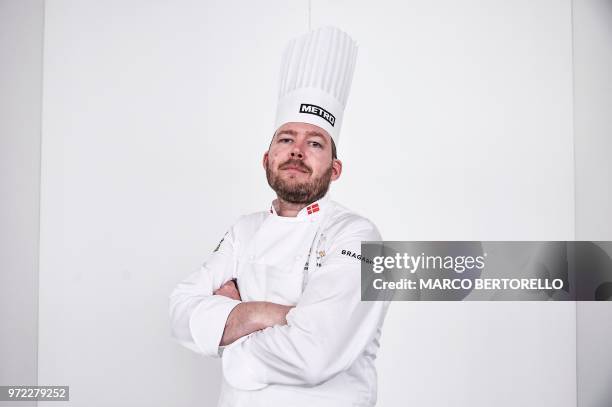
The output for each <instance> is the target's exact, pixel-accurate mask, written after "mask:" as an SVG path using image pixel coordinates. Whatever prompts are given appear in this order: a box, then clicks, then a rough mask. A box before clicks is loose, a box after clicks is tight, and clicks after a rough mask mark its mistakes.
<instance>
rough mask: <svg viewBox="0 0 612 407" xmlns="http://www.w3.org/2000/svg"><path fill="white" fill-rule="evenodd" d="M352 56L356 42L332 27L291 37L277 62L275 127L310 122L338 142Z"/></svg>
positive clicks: (353, 62)
mask: <svg viewBox="0 0 612 407" xmlns="http://www.w3.org/2000/svg"><path fill="white" fill-rule="evenodd" d="M356 60H357V44H356V43H355V41H354V40H353V39H352V38H351V37H349V36H348V34H346V33H345V32H342V31H341V30H339V29H338V28H335V27H323V28H319V29H317V30H313V31H310V32H309V33H307V34H304V35H302V36H300V37H297V38H295V39H293V40H291V41H290V42H289V44H288V45H287V47H286V48H285V51H284V53H283V59H282V62H281V74H280V88H279V93H278V108H277V111H276V123H275V129H278V128H279V127H280V126H282V125H283V124H285V123H288V122H302V123H310V124H314V125H316V126H319V127H321V128H323V129H324V130H326V131H327V132H328V133H329V135H330V136H331V137H332V139H333V140H334V143H335V144H336V145H338V141H339V137H340V127H341V126H342V116H343V114H344V108H345V106H346V101H347V99H348V95H349V91H350V89H351V81H352V79H353V72H354V70H355V61H356Z"/></svg>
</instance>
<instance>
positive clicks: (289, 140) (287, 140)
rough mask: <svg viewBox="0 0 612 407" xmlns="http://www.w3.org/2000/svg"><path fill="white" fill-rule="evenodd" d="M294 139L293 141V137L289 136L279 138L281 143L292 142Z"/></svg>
mask: <svg viewBox="0 0 612 407" xmlns="http://www.w3.org/2000/svg"><path fill="white" fill-rule="evenodd" d="M292 141H293V140H292V139H290V138H287V137H283V138H280V139H278V142H279V143H284V144H287V143H291V142H292Z"/></svg>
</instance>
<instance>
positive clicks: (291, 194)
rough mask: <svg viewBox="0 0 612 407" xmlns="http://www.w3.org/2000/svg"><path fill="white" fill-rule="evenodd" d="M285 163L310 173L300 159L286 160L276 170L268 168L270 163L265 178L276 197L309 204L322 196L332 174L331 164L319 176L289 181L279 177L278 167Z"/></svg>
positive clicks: (325, 191)
mask: <svg viewBox="0 0 612 407" xmlns="http://www.w3.org/2000/svg"><path fill="white" fill-rule="evenodd" d="M285 165H295V166H299V167H301V168H303V169H304V170H306V171H308V172H309V173H312V171H311V170H310V168H308V167H306V166H305V165H304V164H303V163H302V161H301V160H288V161H286V162H284V163H283V164H281V165H279V170H277V171H276V172H274V171H272V169H271V168H270V163H268V165H267V166H266V178H267V179H268V184H269V185H270V187H271V188H272V189H273V190H274V191H275V192H276V194H277V195H278V197H279V198H280V199H282V200H283V201H285V202H290V203H294V204H309V203H311V202H314V201H318V200H319V199H321V198H323V197H324V196H325V194H326V193H327V190H328V189H329V184H330V183H331V176H332V165H331V164H330V165H329V168H328V169H327V170H325V172H324V173H323V174H321V176H319V177H317V178H314V179H311V180H309V181H306V182H297V181H295V180H293V182H291V180H289V182H288V181H287V180H285V179H283V178H282V177H281V174H280V168H282V167H283V166H285Z"/></svg>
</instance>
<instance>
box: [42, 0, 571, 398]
mask: <svg viewBox="0 0 612 407" xmlns="http://www.w3.org/2000/svg"><path fill="white" fill-rule="evenodd" d="M459 3H460V4H459ZM307 11H308V4H307V2H306V1H299V2H285V1H281V0H275V1H272V0H269V1H260V2H256V3H255V2H243V1H207V2H201V1H195V0H194V1H180V2H172V3H170V2H167V1H162V0H156V1H144V0H142V1H136V0H132V1H130V2H125V1H119V0H113V1H107V2H97V1H93V0H88V1H79V2H74V1H68V0H47V2H46V15H45V44H44V45H45V56H44V63H45V78H44V79H45V82H44V99H43V103H44V115H43V123H44V124H43V158H42V173H43V179H42V190H41V194H42V201H41V207H42V214H41V252H40V256H41V269H40V287H41V288H40V345H39V348H40V356H39V382H41V383H66V384H70V386H71V402H70V405H72V406H88V407H89V406H97V405H100V406H107V405H118V400H121V404H122V405H130V406H138V405H142V406H145V405H146V406H153V405H170V404H171V405H176V406H188V405H189V406H195V405H206V406H208V405H214V401H215V400H216V396H217V394H218V393H217V392H218V385H219V366H218V363H216V362H215V361H210V360H206V359H201V358H199V357H197V356H196V355H195V354H191V353H189V352H188V351H187V350H184V349H182V348H179V346H178V345H176V344H174V343H173V342H172V341H171V340H170V336H169V326H168V320H167V317H166V315H167V295H168V294H169V292H170V291H171V289H172V287H173V286H174V284H176V282H178V281H179V280H180V279H181V278H183V277H184V276H186V275H187V274H188V273H189V271H191V270H192V269H194V268H196V267H198V265H199V263H200V262H201V261H202V260H203V259H204V258H205V257H206V256H207V255H208V253H209V252H210V251H211V250H212V249H213V248H214V247H215V245H216V243H217V242H218V240H219V239H220V237H221V236H222V235H223V233H224V232H225V230H226V228H227V227H228V226H229V225H230V224H231V223H232V222H233V221H234V220H235V219H236V218H237V217H238V216H239V215H241V214H243V213H246V212H250V211H255V210H262V209H266V208H267V206H268V205H269V199H270V198H271V197H272V193H271V191H269V190H268V187H267V185H266V182H265V178H264V172H263V170H262V169H261V164H260V160H261V154H262V153H263V151H264V150H265V149H266V148H267V143H268V141H269V138H270V136H271V133H272V131H273V129H272V122H273V114H274V109H275V95H276V80H277V72H278V69H279V67H278V65H279V62H280V52H281V50H282V47H283V45H284V43H285V42H286V40H287V39H288V38H290V37H292V36H294V35H296V34H298V33H300V32H303V31H305V29H306V28H307V21H308V15H307ZM311 21H312V26H313V27H316V26H318V25H320V24H327V23H333V24H336V25H339V26H340V27H342V28H343V29H345V30H346V31H348V32H350V33H351V35H352V36H353V37H354V38H355V39H356V40H357V41H358V43H359V44H360V55H359V61H358V67H357V72H356V75H355V81H354V87H353V90H352V98H351V100H350V101H349V106H348V110H347V112H346V116H345V117H346V120H345V123H344V126H343V137H342V144H341V145H340V151H339V153H340V158H341V159H343V161H344V164H345V166H344V170H345V172H344V174H343V178H342V179H341V180H340V181H339V183H338V184H337V185H334V188H333V196H334V198H335V199H337V200H338V201H340V202H342V203H344V204H346V205H347V206H349V207H352V208H354V209H355V210H357V211H359V212H361V213H363V214H365V215H366V216H368V217H370V218H371V219H372V220H374V221H375V222H376V223H377V224H378V225H379V227H380V229H381V231H382V233H383V236H384V237H385V238H386V239H389V240H391V239H397V240H444V239H449V240H452V239H465V240H468V239H474V240H565V239H572V238H573V236H574V217H573V216H574V206H573V196H574V186H573V141H572V126H573V123H572V53H571V49H572V44H571V34H572V31H571V4H570V1H569V0H566V1H563V2H558V1H546V0H538V1H533V0H532V1H527V0H523V1H515V2H506V1H480V2H476V1H463V2H454V1H451V0H446V1H437V2H425V1H421V2H419V1H408V2H407V1H402V2H400V1H396V2H394V1H385V2H376V3H372V2H371V1H368V2H366V1H350V2H349V1H348V0H347V1H325V2H323V1H316V0H315V1H313V2H312V15H311ZM574 326H575V307H574V304H572V303H550V304H548V303H526V304H518V303H495V304H485V303H482V304H481V303H448V304H445V303H396V304H393V305H392V307H391V311H390V314H389V316H388V320H387V323H386V327H385V331H384V336H383V344H382V349H381V353H380V360H379V377H380V386H379V387H380V393H379V400H380V402H379V405H381V406H385V407H387V406H405V405H410V404H408V403H413V404H412V405H419V406H447V405H448V404H449V402H450V401H451V400H452V402H453V403H454V404H457V405H469V406H474V407H476V406H490V405H492V404H495V405H497V406H515V405H521V406H543V405H555V406H570V405H574V404H575V399H576V394H575V363H576V361H575V359H574V350H575V345H576V343H575V336H574V334H575V331H574ZM101 386H104V388H105V389H112V391H108V390H107V391H103V392H101V391H100V388H101ZM53 405H54V406H59V405H60V404H59V403H56V404H53Z"/></svg>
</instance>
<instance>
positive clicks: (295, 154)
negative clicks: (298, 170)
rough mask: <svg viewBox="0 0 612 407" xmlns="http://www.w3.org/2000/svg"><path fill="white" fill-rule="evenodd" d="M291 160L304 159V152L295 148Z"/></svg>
mask: <svg viewBox="0 0 612 407" xmlns="http://www.w3.org/2000/svg"><path fill="white" fill-rule="evenodd" d="M291 158H299V159H300V160H301V159H302V158H304V154H302V150H300V149H299V148H298V146H295V147H294V148H293V150H292V151H291Z"/></svg>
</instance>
